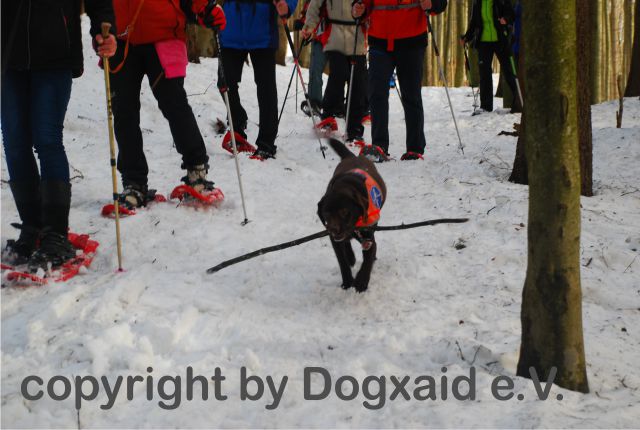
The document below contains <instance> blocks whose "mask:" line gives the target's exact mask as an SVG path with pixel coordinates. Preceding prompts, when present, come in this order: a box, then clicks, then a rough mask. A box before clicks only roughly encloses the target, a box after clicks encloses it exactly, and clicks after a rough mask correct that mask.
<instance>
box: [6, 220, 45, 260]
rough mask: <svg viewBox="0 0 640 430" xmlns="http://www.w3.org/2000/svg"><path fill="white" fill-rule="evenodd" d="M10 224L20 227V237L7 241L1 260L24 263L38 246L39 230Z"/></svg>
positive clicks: (13, 225)
mask: <svg viewBox="0 0 640 430" xmlns="http://www.w3.org/2000/svg"><path fill="white" fill-rule="evenodd" d="M11 226H12V227H15V228H18V229H20V237H19V238H18V239H17V240H13V239H11V240H8V241H7V246H6V247H5V248H4V250H3V251H2V261H4V262H5V263H8V264H10V265H14V266H16V265H21V264H26V263H27V261H29V257H31V254H33V252H34V251H35V250H36V248H37V247H38V240H39V238H40V230H39V229H37V228H35V227H31V226H26V225H21V224H16V223H13V224H11Z"/></svg>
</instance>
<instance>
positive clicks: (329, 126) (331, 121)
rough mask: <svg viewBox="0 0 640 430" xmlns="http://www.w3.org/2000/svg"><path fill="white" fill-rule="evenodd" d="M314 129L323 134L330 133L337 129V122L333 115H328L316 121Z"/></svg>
mask: <svg viewBox="0 0 640 430" xmlns="http://www.w3.org/2000/svg"><path fill="white" fill-rule="evenodd" d="M316 129H317V130H319V131H320V132H322V133H324V134H331V133H332V132H334V131H338V123H337V122H336V119H335V117H332V116H329V117H326V118H325V119H323V120H322V121H320V122H319V123H317V124H316Z"/></svg>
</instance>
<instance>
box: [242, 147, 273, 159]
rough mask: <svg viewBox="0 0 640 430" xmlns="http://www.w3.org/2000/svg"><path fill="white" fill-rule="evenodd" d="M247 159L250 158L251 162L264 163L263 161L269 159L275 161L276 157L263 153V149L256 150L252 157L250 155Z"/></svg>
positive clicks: (269, 153) (266, 152) (267, 152)
mask: <svg viewBox="0 0 640 430" xmlns="http://www.w3.org/2000/svg"><path fill="white" fill-rule="evenodd" d="M249 158H251V159H252V160H260V161H265V160H268V159H269V158H273V159H275V158H276V155H275V154H274V153H272V152H269V151H265V150H264V149H256V151H255V152H254V153H253V155H251V156H250V157H249Z"/></svg>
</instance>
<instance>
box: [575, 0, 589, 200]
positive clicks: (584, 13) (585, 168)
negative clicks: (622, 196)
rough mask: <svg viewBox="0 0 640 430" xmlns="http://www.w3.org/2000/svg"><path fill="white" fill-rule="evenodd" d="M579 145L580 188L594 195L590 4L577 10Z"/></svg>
mask: <svg viewBox="0 0 640 430" xmlns="http://www.w3.org/2000/svg"><path fill="white" fill-rule="evenodd" d="M576 13H577V16H576V32H577V35H578V36H577V41H576V43H577V52H579V53H580V54H579V55H578V56H577V57H578V58H577V60H578V63H577V84H578V142H579V147H580V184H581V185H580V189H581V194H582V195H583V196H587V197H591V196H593V144H592V138H591V136H592V132H591V65H592V62H591V58H590V54H591V19H592V15H591V14H592V10H591V3H590V1H583V2H581V4H580V6H579V7H577V8H576Z"/></svg>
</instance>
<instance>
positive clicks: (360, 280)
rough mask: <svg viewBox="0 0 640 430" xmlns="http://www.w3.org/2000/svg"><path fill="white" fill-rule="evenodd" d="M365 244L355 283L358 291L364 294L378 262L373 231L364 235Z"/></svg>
mask: <svg viewBox="0 0 640 430" xmlns="http://www.w3.org/2000/svg"><path fill="white" fill-rule="evenodd" d="M362 236H363V239H364V242H363V245H364V246H363V249H362V266H360V270H359V271H358V274H357V275H356V279H355V280H354V282H353V286H354V287H355V289H356V291H358V292H359V293H362V292H364V291H366V290H367V288H368V287H369V279H370V278H371V270H372V269H373V263H374V262H375V261H376V249H377V246H376V240H375V237H374V236H373V231H371V232H367V233H366V234H364V233H363V234H362Z"/></svg>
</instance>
